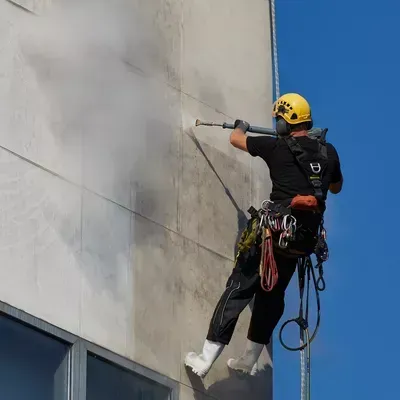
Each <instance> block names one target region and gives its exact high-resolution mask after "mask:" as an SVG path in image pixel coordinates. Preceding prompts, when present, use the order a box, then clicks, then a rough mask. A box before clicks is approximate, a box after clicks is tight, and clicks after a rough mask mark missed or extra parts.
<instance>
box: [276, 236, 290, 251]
mask: <svg viewBox="0 0 400 400" xmlns="http://www.w3.org/2000/svg"><path fill="white" fill-rule="evenodd" d="M285 233H286V232H282V233H281V235H280V236H279V243H278V244H279V247H280V248H282V249H286V247H287V246H288V243H287V241H286V235H285Z"/></svg>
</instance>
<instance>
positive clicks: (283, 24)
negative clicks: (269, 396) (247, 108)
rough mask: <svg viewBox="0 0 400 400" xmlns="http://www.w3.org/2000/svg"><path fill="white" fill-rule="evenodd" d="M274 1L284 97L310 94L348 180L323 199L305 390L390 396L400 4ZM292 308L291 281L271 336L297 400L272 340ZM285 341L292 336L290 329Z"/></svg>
mask: <svg viewBox="0 0 400 400" xmlns="http://www.w3.org/2000/svg"><path fill="white" fill-rule="evenodd" d="M276 3H277V26H278V38H277V39H278V47H279V62H280V84H281V93H285V92H292V91H294V92H298V93H301V94H303V95H304V96H305V97H306V98H307V99H308V100H309V102H310V104H311V107H312V111H313V117H314V121H315V126H319V127H328V128H329V132H328V140H329V141H331V142H332V143H333V144H334V145H335V146H336V148H337V150H338V152H339V155H340V158H341V162H342V169H343V173H344V177H345V184H344V188H343V191H342V193H341V194H339V195H338V196H333V195H331V197H330V199H329V201H328V207H329V209H328V212H327V214H326V221H327V223H326V228H327V229H328V243H329V246H330V252H331V257H330V260H329V261H328V262H327V263H326V265H325V277H326V282H327V289H326V291H325V292H323V293H322V294H321V297H322V326H321V330H320V332H319V334H318V336H317V338H316V340H315V341H314V343H313V345H312V347H311V350H312V395H311V398H313V399H323V400H337V399H338V398H340V399H341V400H347V399H349V400H350V399H351V400H355V399H363V400H368V399H374V400H376V399H377V398H381V399H382V400H389V399H398V398H400V388H399V384H398V379H399V378H398V371H400V367H399V361H400V360H399V353H400V352H399V350H398V347H397V346H398V343H397V338H398V336H399V331H400V322H399V320H398V314H399V311H398V308H399V307H400V290H399V283H400V263H399V254H398V253H397V252H395V251H393V250H394V249H396V248H397V247H400V244H399V243H398V240H397V237H398V234H397V230H396V228H397V227H396V221H397V220H398V218H397V214H396V212H397V210H396V208H397V207H396V206H395V204H396V201H397V200H396V196H397V195H399V190H398V189H397V185H398V181H399V179H398V174H399V171H400V168H399V167H398V159H399V158H400V153H399V151H400V138H399V135H400V132H398V130H399V129H398V128H397V126H396V117H397V115H399V111H398V110H397V108H398V107H399V105H398V100H399V95H398V93H399V89H400V88H399V86H400V80H399V70H400V53H399V48H400V46H399V42H398V38H399V37H400V33H399V31H398V25H399V16H400V2H395V1H389V0H383V1H380V2H373V1H370V0H363V1H361V0H355V1H343V0H335V1H324V0H276ZM383 136H384V137H383ZM392 227H393V228H394V229H393V228H392ZM297 308H298V291H297V280H296V279H293V280H292V283H291V285H290V288H289V292H288V297H287V307H286V312H285V315H284V317H283V319H282V320H281V322H280V324H279V325H278V328H277V329H276V332H275V334H274V338H275V348H274V363H275V377H274V399H275V400H289V399H290V400H291V399H296V398H300V395H299V353H298V352H296V353H293V352H288V351H286V350H284V349H283V348H282V347H281V346H280V345H279V342H278V340H277V338H278V332H279V327H280V325H281V324H282V322H284V320H286V319H288V318H289V317H292V316H296V315H297V312H298V311H297ZM286 337H287V338H288V340H289V339H291V343H293V344H294V345H295V344H297V343H298V331H297V329H295V328H288V331H287V334H286Z"/></svg>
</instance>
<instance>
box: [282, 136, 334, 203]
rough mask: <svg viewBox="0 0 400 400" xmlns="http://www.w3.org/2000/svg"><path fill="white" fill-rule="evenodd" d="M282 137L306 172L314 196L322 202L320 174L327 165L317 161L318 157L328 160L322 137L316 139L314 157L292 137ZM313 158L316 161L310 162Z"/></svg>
mask: <svg viewBox="0 0 400 400" xmlns="http://www.w3.org/2000/svg"><path fill="white" fill-rule="evenodd" d="M282 139H283V140H284V141H285V142H286V144H287V145H288V147H289V149H290V151H291V152H292V153H293V155H294V156H295V158H296V160H297V162H298V164H299V165H300V167H301V169H302V170H303V172H304V173H305V174H306V176H307V179H308V181H309V182H310V185H311V186H312V188H313V190H314V196H315V197H316V198H317V199H318V200H320V201H322V202H323V201H325V199H324V194H323V192H322V174H323V172H324V170H325V168H326V166H327V165H326V164H327V163H326V162H325V163H324V164H325V165H322V166H321V164H320V163H319V162H317V159H318V158H322V159H324V161H325V160H326V161H327V160H328V152H327V148H326V143H325V141H324V140H323V139H322V140H320V139H317V140H318V156H317V157H315V155H314V154H310V153H309V152H308V151H306V150H304V149H303V148H302V147H301V146H300V144H299V142H298V141H297V140H296V139H295V138H294V137H292V136H284V137H282ZM313 159H315V160H316V162H313V161H311V162H310V160H313Z"/></svg>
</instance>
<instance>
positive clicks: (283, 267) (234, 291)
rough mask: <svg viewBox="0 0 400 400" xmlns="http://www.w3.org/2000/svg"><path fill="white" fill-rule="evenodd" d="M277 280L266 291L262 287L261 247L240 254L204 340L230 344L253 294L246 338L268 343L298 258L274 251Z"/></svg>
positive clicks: (283, 306) (280, 314) (282, 307)
mask: <svg viewBox="0 0 400 400" xmlns="http://www.w3.org/2000/svg"><path fill="white" fill-rule="evenodd" d="M253 250H254V249H253ZM274 256H275V261H276V264H277V268H278V282H277V284H276V285H275V287H274V288H273V289H272V290H271V291H270V292H266V291H264V290H263V288H262V287H261V278H260V275H259V264H260V258H261V253H260V250H259V249H257V251H254V253H253V254H250V255H248V257H247V258H244V257H243V256H242V257H241V259H240V261H239V262H238V263H237V264H236V267H235V268H234V269H233V271H232V274H231V275H230V277H229V279H228V281H227V284H226V288H225V291H224V293H223V294H222V296H221V298H220V300H219V302H218V304H217V306H216V308H215V310H214V313H213V316H212V319H211V322H210V326H209V330H208V334H207V339H208V340H211V341H214V342H219V343H222V344H225V345H227V344H229V342H230V340H231V338H232V335H233V332H234V330H235V326H236V323H237V321H238V318H239V315H240V314H241V312H242V311H243V310H244V309H245V308H246V306H247V305H248V304H249V303H250V301H251V300H252V299H253V297H254V307H253V312H252V316H251V321H250V326H249V330H248V335H247V338H248V339H249V340H251V341H252V342H256V343H261V344H268V343H269V342H270V338H271V336H272V333H273V331H274V329H275V327H276V325H277V324H278V322H279V320H280V319H281V317H282V315H283V311H284V308H285V291H286V288H287V286H288V285H289V282H290V280H291V278H292V276H293V273H294V272H295V270H296V265H297V259H296V258H287V257H284V256H282V255H279V254H275V255H274Z"/></svg>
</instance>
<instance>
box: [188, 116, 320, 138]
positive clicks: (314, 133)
mask: <svg viewBox="0 0 400 400" xmlns="http://www.w3.org/2000/svg"><path fill="white" fill-rule="evenodd" d="M196 126H219V127H220V128H222V129H235V127H234V125H233V124H228V123H226V122H223V123H217V122H208V121H200V120H199V119H196ZM247 132H252V133H261V134H262V135H266V136H273V137H278V134H277V133H276V131H275V130H274V129H271V128H264V127H262V126H252V125H250V127H249V129H248V130H247ZM327 132H328V128H324V129H323V128H312V129H310V130H309V131H308V136H309V137H311V138H321V139H322V140H325V136H326V133H327Z"/></svg>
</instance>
